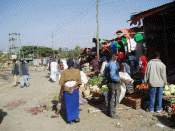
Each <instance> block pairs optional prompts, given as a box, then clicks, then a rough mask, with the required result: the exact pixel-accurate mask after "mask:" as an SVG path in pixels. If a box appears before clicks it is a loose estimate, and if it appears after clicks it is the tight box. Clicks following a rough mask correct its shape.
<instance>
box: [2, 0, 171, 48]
mask: <svg viewBox="0 0 175 131" xmlns="http://www.w3.org/2000/svg"><path fill="white" fill-rule="evenodd" d="M172 1H173V0H142V1H141V0H99V27H100V28H99V37H100V38H104V39H112V38H113V37H115V36H114V35H112V34H114V33H115V32H116V31H117V30H120V29H123V28H131V27H133V26H130V22H128V23H127V22H126V21H127V20H129V19H130V16H131V13H132V12H137V11H142V10H148V9H151V8H154V7H157V6H160V5H163V4H166V3H169V2H172ZM0 27H1V29H0V30H1V31H0V32H1V35H0V45H1V48H0V50H3V51H5V49H6V48H8V39H9V35H8V34H9V33H15V32H16V33H20V34H21V35H20V36H21V42H22V43H23V45H37V43H38V45H40V46H48V47H51V46H52V41H51V37H52V34H53V35H54V38H53V39H54V48H55V49H58V48H59V47H65V46H66V47H68V48H69V49H72V48H75V46H76V45H78V43H79V46H81V47H83V48H84V47H93V46H95V44H94V43H92V38H93V37H96V32H97V31H96V29H97V24H96V0H0Z"/></svg>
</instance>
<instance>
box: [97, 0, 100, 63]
mask: <svg viewBox="0 0 175 131" xmlns="http://www.w3.org/2000/svg"><path fill="white" fill-rule="evenodd" d="M98 2H99V0H97V3H96V7H97V15H96V17H97V57H98V61H99V59H100V55H99V21H98Z"/></svg>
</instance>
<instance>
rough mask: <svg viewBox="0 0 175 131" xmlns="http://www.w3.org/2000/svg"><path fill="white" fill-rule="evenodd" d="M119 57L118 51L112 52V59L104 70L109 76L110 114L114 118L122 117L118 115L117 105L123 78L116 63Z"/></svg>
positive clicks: (106, 75)
mask: <svg viewBox="0 0 175 131" xmlns="http://www.w3.org/2000/svg"><path fill="white" fill-rule="evenodd" d="M116 59H117V57H116V53H114V52H111V53H110V61H109V63H108V64H107V65H106V66H105V70H104V72H103V74H104V76H105V77H106V78H107V85H108V88H109V91H108V115H109V116H110V117H111V118H114V119H120V116H118V115H116V107H117V105H118V103H119V95H120V81H121V80H122V81H123V79H122V78H120V77H119V67H118V65H117V64H116V63H115V61H116Z"/></svg>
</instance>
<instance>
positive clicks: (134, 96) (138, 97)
mask: <svg viewBox="0 0 175 131" xmlns="http://www.w3.org/2000/svg"><path fill="white" fill-rule="evenodd" d="M125 98H129V99H130V100H134V101H135V100H138V99H140V98H142V97H141V96H140V95H138V94H129V95H127V96H125Z"/></svg>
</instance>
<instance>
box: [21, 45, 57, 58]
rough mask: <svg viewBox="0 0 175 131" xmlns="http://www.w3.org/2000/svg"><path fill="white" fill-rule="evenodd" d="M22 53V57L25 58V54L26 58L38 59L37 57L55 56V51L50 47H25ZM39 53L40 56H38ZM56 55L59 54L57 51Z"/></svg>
mask: <svg viewBox="0 0 175 131" xmlns="http://www.w3.org/2000/svg"><path fill="white" fill-rule="evenodd" d="M20 51H21V57H22V56H23V53H24V57H29V58H31V57H33V55H34V57H36V56H37V55H38V56H40V57H49V56H53V49H52V48H49V47H39V46H23V47H22V49H21V50H20ZM37 53H38V54H37ZM55 53H57V52H56V51H55Z"/></svg>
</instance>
